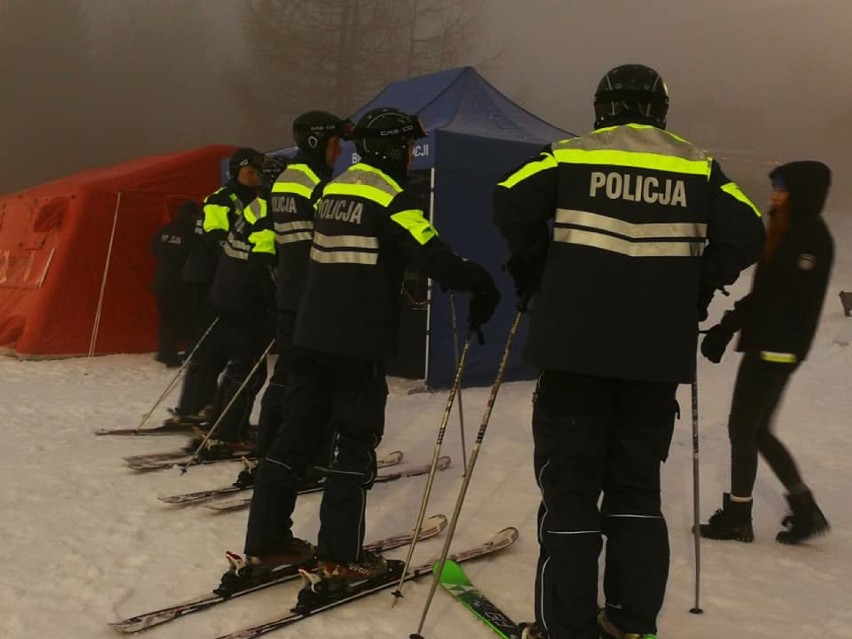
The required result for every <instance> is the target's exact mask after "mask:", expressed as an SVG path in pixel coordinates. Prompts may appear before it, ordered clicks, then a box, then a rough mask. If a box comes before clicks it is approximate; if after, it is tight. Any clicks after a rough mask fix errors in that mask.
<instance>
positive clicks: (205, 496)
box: [157, 450, 403, 506]
mask: <svg viewBox="0 0 852 639" xmlns="http://www.w3.org/2000/svg"><path fill="white" fill-rule="evenodd" d="M402 457H403V453H402V451H401V450H395V451H392V452H390V453H387V454H385V455H382V456H381V457H380V458H379V459H378V460H377V465H378V467H379V468H389V467H391V466H396V465H397V464H399V463H401V462H402ZM315 486H319V488H320V489H321V488H322V482H321V481H320V482H313V483H311V484H309V485H307V486H305V491H306V492H314V491H315V490H317V488H315ZM251 488H252V487H251V486H237V485H234V484H231V485H230V486H222V487H221V488H213V489H210V490H200V491H197V492H194V493H181V494H179V495H160V496H158V497H157V499H159V500H160V501H162V502H165V503H167V504H176V505H181V506H182V505H187V504H199V503H202V502H205V501H207V500H210V499H216V498H217V497H224V496H225V495H230V494H233V493H238V492H242V491H244V490H250V489H251ZM300 492H301V491H300Z"/></svg>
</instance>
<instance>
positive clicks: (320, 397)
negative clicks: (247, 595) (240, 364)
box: [245, 349, 388, 562]
mask: <svg viewBox="0 0 852 639" xmlns="http://www.w3.org/2000/svg"><path fill="white" fill-rule="evenodd" d="M387 392H388V391H387V384H386V382H385V367H384V363H383V362H374V361H369V360H361V359H352V358H347V357H339V356H336V355H329V354H325V353H317V352H314V351H303V350H299V349H297V350H296V351H295V352H294V353H293V360H292V364H291V367H290V377H289V379H288V380H287V387H286V391H285V397H284V421H283V423H282V424H281V427H280V428H279V430H278V434H277V436H276V438H275V441H274V443H273V444H272V446H271V448H270V449H269V452H268V453H267V455H266V458H265V459H264V460H263V463H262V464H261V465H260V468H259V469H258V474H257V478H256V480H255V487H254V495H253V497H252V502H251V512H250V513H249V522H248V531H247V533H246V545H245V552H246V554H247V555H274V554H278V553H280V552H282V550H283V549H284V548H285V547H286V546H287V544H288V543H289V542H290V540H291V539H292V532H291V528H292V524H293V522H292V519H291V516H292V514H293V509H294V508H295V505H296V491H297V489H298V486H299V484H300V483H301V482H302V481H303V478H304V475H305V473H306V472H307V470H308V468H309V467H310V466H311V465H312V464H313V463H314V460H315V459H316V458H317V455H318V453H319V451H320V449H321V447H322V446H323V440H324V432H325V431H326V426H327V424H328V423H329V421H330V420H332V419H333V420H334V423H335V426H336V438H335V448H334V455H333V458H332V462H331V466H330V469H329V474H328V478H327V479H326V482H325V491H324V493H323V498H322V506H321V507H320V531H319V547H318V549H317V556H318V557H319V559H321V560H326V561H336V562H350V561H357V560H359V559H360V558H361V549H362V546H363V544H364V523H365V519H364V515H365V511H366V501H367V494H366V493H367V490H369V488H370V487H372V485H373V481H374V480H375V477H376V453H375V449H376V447H377V446H378V445H379V443H380V442H381V440H382V435H383V434H384V425H385V404H386V403H387Z"/></svg>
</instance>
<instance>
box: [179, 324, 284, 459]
mask: <svg viewBox="0 0 852 639" xmlns="http://www.w3.org/2000/svg"><path fill="white" fill-rule="evenodd" d="M273 344H275V339H274V338H273V339H271V340H270V341H269V344H268V345H267V346H266V348H265V349H264V350H263V353H262V354H261V356H260V357H259V358H258V359H257V361H256V362H255V364H254V366H252V369H251V370H250V371H249V374H248V375H246V378H245V379H244V380H243V383H242V384H240V387H239V388H238V389H237V392H236V393H234V395H233V397H231V401H229V402H228V404H227V406H225V408H224V409H223V410H222V412H221V413H220V414H219V417H217V418H216V421H215V422H214V423H213V426H211V427H210V430H208V431H207V434H206V435H204V438H203V439H202V440H201V443H200V444H198V448H196V449H195V452H194V453H193V454H192V457H190V458H189V459H188V460H187V461H186V462H185V463H184V464H183V465H182V466H181V467H180V474H181V475H183V474H185V473H186V471H187V470H189V467H190V466H192V465H193V464H194V463H195V460H196V459H198V455H199V454H200V453H201V451H202V450H203V449H204V446H205V445H206V444H207V442H208V441H209V440H210V438H211V437H212V436H213V433H215V432H216V429H217V428H218V427H219V424H221V423H222V420H223V419H224V418H225V415H227V414H228V411H229V410H230V409H231V406H233V405H234V402H235V401H237V398H238V397H239V396H240V393H242V392H243V389H245V387H246V386H248V383H249V380H250V379H251V378H252V376H253V375H254V373H255V371H257V369H258V368H260V365H261V364H265V363H266V356H267V354H269V351H270V350H272V345H273Z"/></svg>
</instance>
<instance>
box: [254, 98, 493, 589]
mask: <svg viewBox="0 0 852 639" xmlns="http://www.w3.org/2000/svg"><path fill="white" fill-rule="evenodd" d="M424 135H425V132H424V131H423V128H422V126H421V124H420V122H419V120H418V119H417V118H415V117H412V116H410V115H408V114H405V113H403V112H401V111H398V110H396V109H391V108H381V109H376V110H373V111H370V112H369V113H367V114H366V115H364V116H363V117H362V118H361V119H360V120H359V122H358V126H357V128H356V129H355V131H354V132H353V136H354V138H355V141H356V149H357V151H358V153H359V155H360V157H361V161H360V162H358V163H357V164H354V165H353V166H351V167H350V168H349V169H347V170H346V171H345V172H344V173H343V174H342V175H340V176H339V177H337V178H335V179H334V180H332V181H331V182H329V183H328V184H327V185H326V186H325V187H324V188H323V190H322V194H321V196H320V199H319V201H318V203H317V215H316V220H315V227H314V236H313V242H312V244H311V248H310V259H309V263H308V269H307V277H306V280H305V287H304V291H303V293H302V296H301V301H300V303H299V311H298V315H297V318H296V325H295V329H294V333H293V343H294V346H295V350H294V353H293V357H292V363H291V367H290V377H289V379H288V380H287V388H286V392H285V398H284V421H283V423H282V425H281V428H280V429H279V431H278V434H277V436H276V439H275V442H274V443H273V444H272V446H271V447H270V449H269V451H268V452H267V454H266V458H265V460H264V461H263V463H262V464H261V465H260V468H259V470H258V474H257V480H256V482H255V491H254V496H253V499H252V505H251V512H250V515H249V522H248V530H247V534H246V544H245V552H246V561H247V562H248V563H249V565H251V566H253V567H256V568H258V569H264V568H269V567H272V566H275V565H278V564H282V563H293V562H298V561H304V560H306V559H308V558H310V557H312V556H313V555H314V553H315V552H316V557H317V559H318V570H317V571H316V572H315V573H313V574H312V580H313V581H318V582H322V583H323V585H324V586H326V587H328V588H330V589H335V588H341V587H346V585H347V584H349V583H350V582H352V581H353V580H358V581H360V580H363V579H365V578H369V577H371V576H376V575H381V574H382V573H384V572H385V571H386V570H387V565H386V563H385V562H384V560H382V559H381V558H380V557H378V556H375V555H371V554H369V553H367V552H365V551H364V550H363V547H362V546H363V542H364V528H365V511H366V492H367V490H368V489H369V488H370V487H371V486H372V483H373V480H374V479H375V476H376V455H375V448H376V447H377V446H378V445H379V443H380V442H381V439H382V435H383V431H384V413H385V403H386V397H387V385H386V383H385V362H386V359H387V357H388V355H389V354H390V353H391V352H392V351H393V349H394V348H395V347H396V342H397V336H398V324H399V306H400V294H399V291H400V286H401V282H402V276H403V272H404V270H405V268H406V267H408V266H410V267H413V268H416V269H418V270H420V271H422V272H423V273H425V274H426V275H428V276H429V277H432V278H434V279H435V280H436V281H437V282H438V283H439V284H440V285H441V286H443V287H445V288H447V289H451V290H462V291H470V292H471V293H472V295H471V300H470V307H469V317H468V321H469V325H470V327H471V329H474V330H475V329H478V328H479V326H481V325H482V324H484V323H485V322H487V321H488V319H489V318H490V317H491V315H492V313H493V311H494V308H495V306H496V304H497V302H498V300H499V293H498V291H497V289H496V288H495V286H494V283H493V281H492V279H491V276H490V275H489V274H488V273H487V272H486V271H485V269H483V268H482V267H481V266H479V265H478V264H476V263H474V262H470V261H466V260H463V259H461V258H460V257H458V256H457V255H455V254H454V253H453V252H452V250H451V249H450V248H449V247H448V246H447V245H446V244H445V243H444V242H442V241H441V240H440V238H439V237H438V233H437V231H436V230H435V228H434V227H433V226H432V225H431V224H430V223H429V221H428V219H427V218H426V216H425V215H424V212H423V210H422V208H421V207H420V205H419V204H418V203H417V200H416V199H415V198H414V197H413V195H412V194H411V193H410V192H409V191H407V190H406V185H407V182H408V175H407V173H408V165H409V163H410V161H411V159H412V157H413V145H414V141H415V140H416V139H418V138H420V137H423V136H424ZM332 415H334V416H335V432H336V440H335V447H334V455H333V460H332V462H331V466H330V469H329V474H328V478H327V479H326V481H325V491H324V493H323V499H322V506H321V508H320V531H319V545H318V547H317V548H316V549H315V548H314V546H313V545H312V544H309V543H308V542H305V541H302V540H300V539H297V538H294V537H293V533H292V531H291V525H292V521H291V519H290V518H291V516H292V513H293V509H294V507H295V503H296V491H297V488H298V486H299V483H300V481H301V478H302V476H303V475H304V473H305V471H306V469H307V466H308V465H309V464H311V463H312V460H313V459H315V458H316V456H317V453H318V449H319V447H320V446H321V445H322V441H323V430H324V427H325V425H326V423H327V422H328V420H329V419H330V417H331V416H332Z"/></svg>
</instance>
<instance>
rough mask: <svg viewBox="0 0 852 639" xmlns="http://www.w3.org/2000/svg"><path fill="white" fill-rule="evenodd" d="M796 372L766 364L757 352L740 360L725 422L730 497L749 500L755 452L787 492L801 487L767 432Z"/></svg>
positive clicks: (778, 443)
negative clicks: (729, 466) (729, 449)
mask: <svg viewBox="0 0 852 639" xmlns="http://www.w3.org/2000/svg"><path fill="white" fill-rule="evenodd" d="M796 368H798V364H780V363H776V362H767V361H765V360H763V359H761V358H760V354H759V353H757V352H750V353H746V354H745V355H744V356H743V359H742V361H741V362H740V368H739V371H738V372H737V382H736V386H735V387H734V398H733V400H732V402H731V415H730V418H729V420H728V436H729V437H730V440H731V494H732V495H736V496H737V497H750V496H751V493H752V490H753V489H754V481H755V478H756V477H757V454H758V452H759V453H760V454H761V455H762V456H763V458H764V459H765V460H766V462H767V463H768V464H769V467H770V468H772V472H774V473H775V475H776V476H777V477H778V479H780V480H781V483H782V484H784V487H785V488H786V489H787V491H788V492H789V491H790V490H791V489H792V488H793V487H794V486H796V485H798V484H801V483H802V478H801V476H800V475H799V469H798V468H797V467H796V462H795V461H794V460H793V457H792V456H791V455H790V453H789V452H788V451H787V449H786V448H785V447H784V444H782V443H781V441H780V440H779V439H778V438H777V437H775V435H773V434H772V431H771V429H772V418H773V416H774V414H775V411H776V410H777V408H778V404H779V403H780V402H781V398H782V397H783V396H784V389H785V388H786V386H787V382H788V381H789V379H790V375H792V374H793V371H795V370H796Z"/></svg>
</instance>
